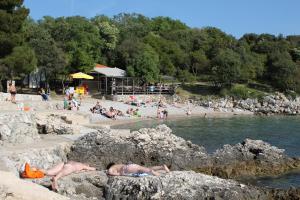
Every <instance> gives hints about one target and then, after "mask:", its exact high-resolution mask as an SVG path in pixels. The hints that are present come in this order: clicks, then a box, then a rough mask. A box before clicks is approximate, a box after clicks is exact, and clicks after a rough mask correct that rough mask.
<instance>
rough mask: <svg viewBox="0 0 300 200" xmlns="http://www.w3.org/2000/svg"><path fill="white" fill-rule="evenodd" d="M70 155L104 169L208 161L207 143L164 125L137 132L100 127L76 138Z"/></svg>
mask: <svg viewBox="0 0 300 200" xmlns="http://www.w3.org/2000/svg"><path fill="white" fill-rule="evenodd" d="M69 158H71V159H74V160H77V161H80V162H87V163H90V164H93V165H95V166H97V167H98V168H99V169H105V168H106V166H107V165H108V164H109V163H111V162H114V163H128V162H129V161H131V162H133V163H137V164H142V165H161V164H162V163H165V164H166V165H168V166H171V168H172V169H173V170H178V169H193V168H197V167H199V166H203V165H208V164H209V162H210V159H209V157H208V155H207V154H206V151H205V149H204V147H201V146H198V145H195V144H192V143H191V142H189V141H186V140H184V139H183V138H180V137H177V136H175V135H174V134H172V130H171V129H170V128H168V127H167V126H165V125H160V126H158V127H157V128H153V129H146V128H145V129H140V130H139V131H134V132H129V131H128V132H124V133H122V132H115V133H114V132H113V131H112V130H99V131H98V132H94V133H91V134H87V135H85V136H83V137H81V138H79V139H78V140H77V141H75V143H74V145H73V147H72V151H71V152H70V154H69Z"/></svg>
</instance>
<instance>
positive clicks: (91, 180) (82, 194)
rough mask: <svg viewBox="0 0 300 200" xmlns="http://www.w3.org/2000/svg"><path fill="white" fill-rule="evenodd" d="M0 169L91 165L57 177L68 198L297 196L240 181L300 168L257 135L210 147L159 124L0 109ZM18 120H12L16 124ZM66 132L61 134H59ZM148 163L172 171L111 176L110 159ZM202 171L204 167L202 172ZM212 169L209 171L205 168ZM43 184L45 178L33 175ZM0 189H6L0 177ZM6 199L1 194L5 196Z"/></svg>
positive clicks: (296, 161) (293, 192) (47, 182)
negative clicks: (92, 121)
mask: <svg viewBox="0 0 300 200" xmlns="http://www.w3.org/2000/svg"><path fill="white" fill-rule="evenodd" d="M0 120H1V121H0V141H1V143H0V176H1V173H3V172H1V171H9V172H11V173H13V174H15V175H18V171H19V169H20V166H21V165H22V164H23V163H24V162H26V161H30V163H31V164H32V165H34V166H38V167H41V168H48V167H50V166H52V165H53V164H55V163H58V162H64V161H66V160H75V161H80V162H85V163H89V164H90V165H92V166H95V167H97V171H96V172H85V173H80V174H73V175H70V176H67V177H64V178H62V179H60V180H59V183H58V184H59V191H58V193H59V194H61V195H63V196H66V197H68V198H70V199H82V200H85V199H86V200H90V199H297V198H299V197H300V190H299V188H292V189H289V190H284V189H267V188H257V187H255V186H251V185H244V184H242V183H240V182H238V181H235V180H230V179H237V178H239V177H242V176H257V175H259V176H261V175H275V174H281V173H283V172H287V171H289V170H291V169H295V168H300V160H299V158H290V157H288V156H287V155H285V154H284V150H282V149H278V148H277V147H274V146H271V145H270V144H268V143H266V142H263V141H260V140H251V139H245V140H244V141H243V142H241V143H239V144H236V145H233V146H231V145H225V146H224V147H223V148H222V149H218V150H217V151H216V152H215V153H213V154H208V153H207V152H206V150H205V148H204V147H202V146H198V145H195V144H193V143H191V142H190V141H186V140H184V139H182V138H180V137H177V136H175V135H174V134H172V130H171V129H170V128H168V127H167V126H165V125H160V126H158V127H156V128H152V129H151V128H150V129H148V128H144V129H140V130H139V131H133V132H130V131H129V130H115V129H107V128H98V129H91V128H87V127H84V126H78V127H76V128H74V127H73V126H72V125H71V124H72V122H71V120H70V119H68V118H66V117H64V116H59V115H53V114H49V116H43V117H41V116H37V115H35V114H34V113H22V112H19V113H1V114H0ZM15 127H18V128H15ZM65 134H68V135H65ZM111 162H115V163H128V162H133V163H137V164H141V165H146V166H151V165H159V164H162V163H165V164H166V165H168V166H169V167H170V168H171V170H172V172H170V173H169V174H164V175H162V176H159V177H153V176H147V177H140V178H136V177H110V176H107V175H106V174H105V172H104V170H105V169H106V166H107V165H108V164H109V163H111ZM203 173H204V174H203ZM211 175H213V176H211ZM34 182H35V183H37V184H39V185H42V186H44V187H47V188H48V187H49V185H50V180H49V178H44V179H38V180H34ZM1 190H2V191H3V192H2V193H7V192H8V193H11V192H12V193H17V191H8V189H7V188H6V186H5V180H0V191H1ZM4 199H5V198H4Z"/></svg>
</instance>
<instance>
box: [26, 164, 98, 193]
mask: <svg viewBox="0 0 300 200" xmlns="http://www.w3.org/2000/svg"><path fill="white" fill-rule="evenodd" d="M95 170H96V168H94V167H90V166H89V165H87V164H84V163H80V162H75V161H68V162H66V163H59V164H58V165H56V166H54V167H52V168H50V169H48V170H43V169H37V168H34V167H32V168H30V166H29V164H28V163H26V164H25V170H24V172H22V173H21V177H22V178H43V177H44V176H45V175H46V176H52V177H53V178H52V179H51V181H52V184H51V187H52V190H54V191H56V190H57V188H58V185H57V180H58V179H60V178H61V177H63V176H67V175H69V174H72V173H76V172H80V171H95Z"/></svg>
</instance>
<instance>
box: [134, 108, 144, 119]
mask: <svg viewBox="0 0 300 200" xmlns="http://www.w3.org/2000/svg"><path fill="white" fill-rule="evenodd" d="M133 116H135V117H141V116H142V114H141V112H140V110H139V109H138V108H137V109H136V110H135V111H133Z"/></svg>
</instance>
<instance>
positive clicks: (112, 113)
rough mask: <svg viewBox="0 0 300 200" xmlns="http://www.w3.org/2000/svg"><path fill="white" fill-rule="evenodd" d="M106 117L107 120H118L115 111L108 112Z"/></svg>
mask: <svg viewBox="0 0 300 200" xmlns="http://www.w3.org/2000/svg"><path fill="white" fill-rule="evenodd" d="M104 115H105V116H106V117H107V118H110V119H114V120H115V119H116V113H115V112H114V111H107V112H105V113H104Z"/></svg>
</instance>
